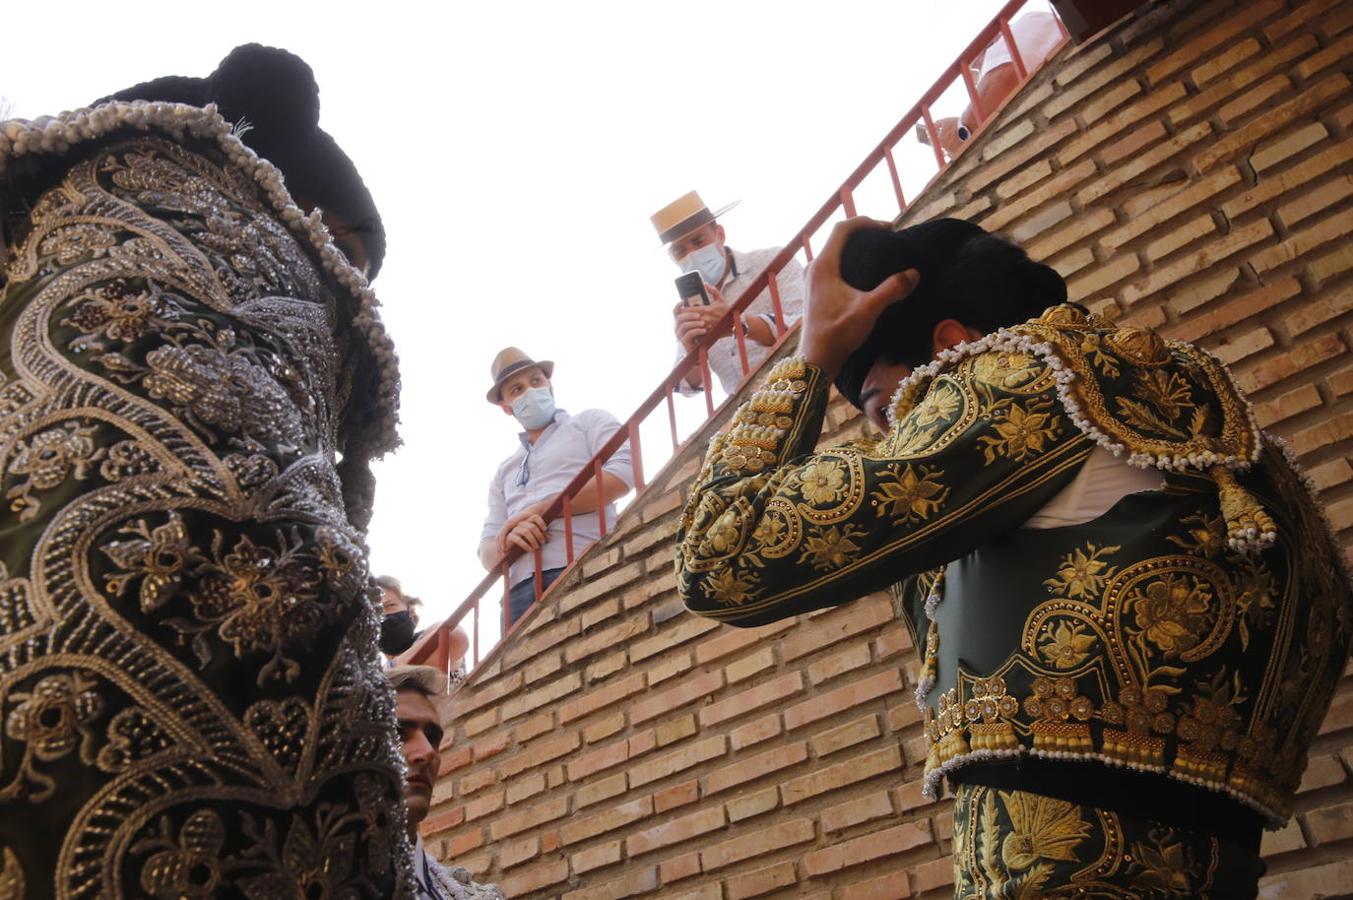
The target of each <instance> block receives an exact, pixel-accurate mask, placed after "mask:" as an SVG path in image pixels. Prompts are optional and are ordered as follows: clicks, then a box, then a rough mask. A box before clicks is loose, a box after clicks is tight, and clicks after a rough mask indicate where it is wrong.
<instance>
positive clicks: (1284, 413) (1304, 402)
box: [1254, 384, 1321, 428]
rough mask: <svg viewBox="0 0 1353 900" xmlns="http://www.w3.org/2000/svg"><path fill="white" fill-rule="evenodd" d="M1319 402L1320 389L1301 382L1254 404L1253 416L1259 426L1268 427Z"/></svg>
mask: <svg viewBox="0 0 1353 900" xmlns="http://www.w3.org/2000/svg"><path fill="white" fill-rule="evenodd" d="M1320 403H1321V400H1320V391H1318V390H1316V387H1315V385H1313V384H1303V385H1302V386H1301V387H1299V388H1293V389H1292V390H1290V391H1287V392H1286V393H1284V394H1279V395H1278V396H1277V397H1274V398H1273V399H1272V400H1266V401H1264V402H1263V403H1256V404H1255V405H1254V418H1255V421H1257V422H1258V423H1259V427H1260V428H1268V427H1269V426H1270V425H1273V424H1275V423H1277V422H1282V421H1284V420H1285V419H1290V418H1292V417H1293V416H1295V415H1298V414H1300V413H1304V412H1306V411H1307V410H1308V409H1315V408H1316V407H1317V406H1319V405H1320Z"/></svg>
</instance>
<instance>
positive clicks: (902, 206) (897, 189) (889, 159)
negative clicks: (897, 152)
mask: <svg viewBox="0 0 1353 900" xmlns="http://www.w3.org/2000/svg"><path fill="white" fill-rule="evenodd" d="M883 161H884V162H886V163H887V164H888V174H889V175H890V176H892V179H893V193H894V194H896V195H897V211H898V213H899V214H900V213H904V212H906V211H907V198H906V197H904V196H903V195H902V177H901V176H900V175H898V173H897V160H895V159H893V151H892V148H891V147H887V148H884V151H883Z"/></svg>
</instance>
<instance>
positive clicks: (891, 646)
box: [874, 625, 912, 659]
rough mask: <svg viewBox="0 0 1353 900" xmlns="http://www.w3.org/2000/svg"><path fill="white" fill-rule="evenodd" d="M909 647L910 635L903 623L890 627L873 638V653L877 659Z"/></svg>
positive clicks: (903, 650) (910, 646) (910, 645)
mask: <svg viewBox="0 0 1353 900" xmlns="http://www.w3.org/2000/svg"><path fill="white" fill-rule="evenodd" d="M911 648H912V643H911V635H910V634H909V633H908V632H907V629H906V627H905V626H903V625H898V626H897V627H896V628H890V629H888V630H887V631H885V632H883V634H880V635H879V636H878V637H877V638H875V639H874V655H875V656H876V657H878V658H879V659H887V658H889V657H890V656H894V655H896V654H898V653H904V652H906V651H907V650H910V649H911Z"/></svg>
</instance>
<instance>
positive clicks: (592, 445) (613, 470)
mask: <svg viewBox="0 0 1353 900" xmlns="http://www.w3.org/2000/svg"><path fill="white" fill-rule="evenodd" d="M580 418H585V421H586V423H587V444H588V446H587V452H588V453H590V454H591V455H592V456H596V455H597V451H599V450H600V449H601V448H602V445H603V444H605V443H606V442H607V441H608V440H610V438H611V435H613V434H615V433H616V432H617V431H619V430H620V422H619V421H617V420H616V417H615V416H613V415H611V414H610V413H608V412H606V411H605V410H604V409H589V410H587V411H586V412H585V413H583V414H582V416H580ZM601 470H602V471H603V472H605V473H607V474H608V475H614V476H615V477H616V478H619V479H620V480H621V481H623V482H625V484H626V485H627V486H628V487H630V488H631V489H632V488H633V487H634V467H633V465H632V463H631V456H630V442H629V441H625V443H623V444H621V445H620V449H618V450H616V451H615V453H613V454H611V458H610V459H608V460H607V461H606V462H604V463H602V466H601Z"/></svg>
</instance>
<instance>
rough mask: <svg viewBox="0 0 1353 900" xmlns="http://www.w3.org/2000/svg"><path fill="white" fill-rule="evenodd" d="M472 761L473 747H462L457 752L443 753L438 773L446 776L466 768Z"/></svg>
mask: <svg viewBox="0 0 1353 900" xmlns="http://www.w3.org/2000/svg"><path fill="white" fill-rule="evenodd" d="M473 760H474V747H473V746H470V747H462V748H460V749H459V750H451V751H443V752H442V760H441V762H442V764H441V768H440V769H438V771H439V772H440V773H441V774H442V776H443V777H444V776H446V775H449V774H451V773H452V772H454V771H456V770H457V769H463V768H465V767H466V766H468V765H469V764H470V763H471V762H472V761H473Z"/></svg>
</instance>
